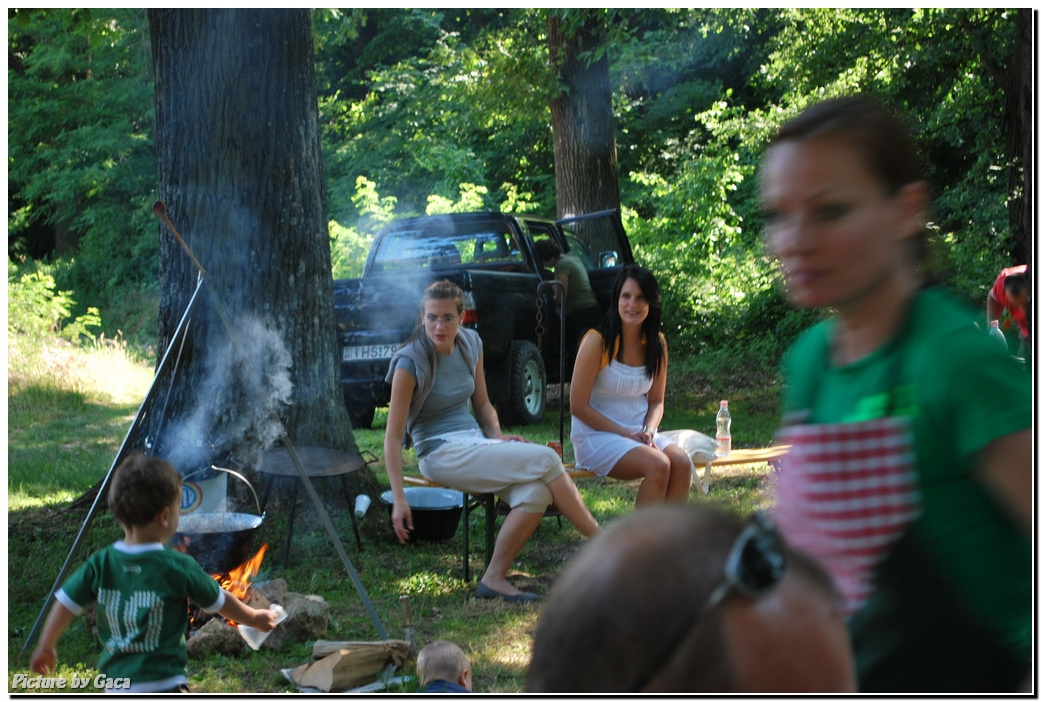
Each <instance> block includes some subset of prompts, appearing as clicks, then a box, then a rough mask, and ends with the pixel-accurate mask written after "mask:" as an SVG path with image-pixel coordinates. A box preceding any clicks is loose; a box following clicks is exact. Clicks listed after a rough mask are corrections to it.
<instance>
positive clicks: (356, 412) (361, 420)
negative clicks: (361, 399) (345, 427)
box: [347, 405, 376, 429]
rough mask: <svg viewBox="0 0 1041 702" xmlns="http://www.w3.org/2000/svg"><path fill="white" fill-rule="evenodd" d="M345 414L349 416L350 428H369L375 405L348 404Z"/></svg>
mask: <svg viewBox="0 0 1041 702" xmlns="http://www.w3.org/2000/svg"><path fill="white" fill-rule="evenodd" d="M347 414H348V415H350V417H351V429H371V428H372V418H373V417H375V416H376V406H375V405H362V406H361V407H351V406H349V405H348V407H347Z"/></svg>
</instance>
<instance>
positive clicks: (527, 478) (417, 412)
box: [383, 280, 600, 602]
mask: <svg viewBox="0 0 1041 702" xmlns="http://www.w3.org/2000/svg"><path fill="white" fill-rule="evenodd" d="M462 314H463V291H462V290H461V289H460V288H459V287H458V286H457V285H455V284H454V283H452V282H450V281H447V280H442V281H438V282H436V283H433V284H432V285H431V286H430V287H428V288H427V289H426V291H425V292H424V293H423V309H422V313H421V318H420V324H419V326H418V327H417V329H416V332H415V333H414V334H413V335H412V338H411V339H410V340H409V341H408V342H407V343H405V344H404V345H403V346H402V347H401V348H400V349H398V351H397V352H396V353H395V354H394V356H393V358H391V362H390V370H389V371H388V373H387V382H389V383H390V384H391V393H390V409H389V411H388V414H387V434H386V437H385V438H384V442H383V450H384V462H385V463H386V466H387V477H388V478H389V480H390V488H391V492H392V493H393V495H394V507H393V510H392V512H391V521H392V523H393V525H394V534H395V535H396V536H397V537H398V540H399V541H401V542H402V543H404V542H405V541H406V540H408V538H409V531H410V530H411V529H412V510H411V509H410V507H409V505H408V501H407V500H406V499H405V492H404V486H403V482H404V481H403V480H402V441H403V439H404V438H405V434H406V432H407V433H408V435H409V437H410V438H411V440H412V443H413V445H414V446H415V448H416V457H417V458H418V459H419V471H420V473H422V474H423V475H424V476H425V477H426V478H428V479H429V480H433V481H436V482H438V483H442V484H444V485H448V486H450V487H453V488H455V489H458V490H462V491H464V492H470V493H489V492H490V493H494V494H495V495H496V496H498V497H499V498H500V499H501V500H502V501H503V502H506V503H507V504H508V505H510V507H511V508H512V509H511V510H510V512H509V514H508V515H507V516H506V520H505V521H504V522H503V525H502V528H501V529H500V530H499V536H498V538H497V539H496V542H495V549H494V550H493V552H492V558H491V562H490V563H489V565H488V569H487V570H486V571H485V573H484V576H483V577H482V578H481V581H480V583H479V584H478V586H477V596H478V597H482V598H501V599H504V600H507V601H510V602H526V601H531V600H536V599H538V596H537V595H535V594H534V593H528V592H521V591H520V590H518V589H517V588H515V587H514V586H513V585H511V584H510V583H509V582H508V581H507V580H506V573H507V571H508V570H509V567H510V566H511V565H512V564H513V561H514V559H515V558H516V557H517V554H518V553H519V552H520V549H521V547H522V546H523V545H524V544H525V543H526V542H527V540H528V538H529V537H530V536H531V535H532V534H533V533H534V532H535V529H536V527H538V525H539V521H540V520H541V519H542V515H543V513H544V512H545V511H546V507H547V506H549V505H550V504H551V503H552V504H555V505H556V506H557V508H558V509H559V510H560V512H561V513H562V514H563V515H564V516H565V517H567V519H568V520H569V521H570V522H571V523H572V524H574V525H575V527H576V528H577V529H578V530H579V531H580V532H581V533H582V534H583V535H584V536H587V537H588V536H593V535H594V534H596V533H597V532H598V531H599V530H600V526H599V524H597V522H596V520H595V519H594V518H593V515H592V514H590V513H589V510H588V508H586V505H585V503H584V502H583V501H582V496H581V495H580V494H579V492H578V489H577V488H576V487H575V484H574V483H573V482H572V481H571V478H570V477H568V475H567V473H566V472H565V471H564V466H563V464H562V463H561V460H560V457H559V456H558V455H557V453H556V452H555V451H554V450H553V449H551V448H549V447H547V446H543V445H541V444H534V443H531V442H529V441H527V440H526V439H525V438H524V437H522V436H519V435H515V434H503V433H502V430H501V429H500V428H499V418H498V415H497V414H496V412H495V408H494V407H493V406H492V404H491V402H490V401H489V399H488V388H487V386H486V385H485V380H484V354H483V350H482V346H481V338H480V337H479V336H478V335H477V332H475V331H473V330H471V329H466V328H463V327H461V325H460V322H461V320H462ZM471 406H472V408H473V411H472V413H471V410H470V408H471Z"/></svg>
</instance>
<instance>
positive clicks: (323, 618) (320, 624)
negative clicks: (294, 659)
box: [264, 592, 329, 645]
mask: <svg viewBox="0 0 1041 702" xmlns="http://www.w3.org/2000/svg"><path fill="white" fill-rule="evenodd" d="M282 606H283V607H285V610H286V613H287V614H288V615H289V618H288V619H286V621H284V622H282V623H281V624H279V625H278V629H282V630H283V631H284V633H283V636H284V637H285V638H288V639H289V640H291V641H312V640H315V639H320V638H322V637H323V636H324V635H325V632H327V631H328V630H329V603H328V602H326V601H325V600H324V599H323V598H321V597H320V596H318V595H298V594H296V593H295V592H290V593H287V594H286V598H285V602H283V603H282ZM278 629H276V632H277V630H278ZM273 638H275V635H274V634H272V635H271V637H270V639H273ZM279 643H280V642H279ZM264 644H265V645H267V642H266V641H265V642H264Z"/></svg>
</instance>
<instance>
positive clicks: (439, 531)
mask: <svg viewBox="0 0 1041 702" xmlns="http://www.w3.org/2000/svg"><path fill="white" fill-rule="evenodd" d="M405 499H406V500H408V506H409V507H411V508H412V527H413V529H412V534H411V537H410V538H411V539H416V540H422V541H447V540H448V539H451V538H452V536H454V535H455V530H456V529H457V528H458V527H459V517H461V516H462V514H463V493H461V492H459V491H458V490H449V489H448V488H426V487H407V488H405ZM380 502H382V503H383V504H385V505H387V515H388V516H389V515H390V514H391V512H392V511H393V509H394V493H392V492H391V491H390V490H387V491H386V492H384V493H383V494H382V495H380Z"/></svg>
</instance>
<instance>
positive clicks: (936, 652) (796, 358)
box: [760, 96, 1035, 693]
mask: <svg viewBox="0 0 1041 702" xmlns="http://www.w3.org/2000/svg"><path fill="white" fill-rule="evenodd" d="M923 173H924V166H923V164H922V162H921V160H920V159H919V155H918V149H917V147H916V145H915V143H914V140H913V138H912V136H911V134H910V131H909V130H908V129H907V127H906V126H905V125H904V124H903V122H902V121H901V120H900V118H899V117H898V116H897V115H896V114H895V113H893V112H892V111H890V110H889V109H888V108H886V107H885V106H883V105H881V104H880V103H879V102H877V101H875V100H873V99H871V98H868V97H866V96H851V97H844V98H835V99H830V100H825V101H823V102H821V103H818V104H816V105H813V106H811V107H809V108H807V109H806V110H805V111H804V112H802V113H801V114H800V115H798V116H796V117H795V118H793V119H792V120H791V121H789V122H788V123H787V124H785V125H784V126H782V127H781V129H780V131H779V132H778V134H777V135H776V136H775V137H774V138H773V140H772V141H771V142H770V144H769V145H768V147H767V151H766V155H765V157H764V160H763V164H762V167H761V171H760V201H761V207H762V211H763V220H764V224H765V236H766V242H767V245H768V248H769V249H770V251H771V252H772V253H773V254H774V255H775V256H776V257H777V258H778V260H779V262H780V264H781V270H782V273H783V277H784V282H785V285H786V293H787V295H788V297H789V299H790V301H791V302H792V303H793V304H794V305H795V306H797V307H803V308H822V309H828V310H831V311H833V314H832V315H830V316H829V318H828V319H826V320H825V321H823V322H821V323H820V324H818V325H817V326H815V327H813V328H811V329H809V330H807V331H806V332H804V333H803V335H802V336H800V338H799V339H798V340H797V341H796V343H795V344H794V345H793V347H792V348H791V349H790V350H789V352H788V354H787V356H786V358H785V362H784V366H783V376H784V379H785V399H784V406H783V411H784V416H783V427H782V429H781V431H780V432H779V434H778V436H777V443H778V444H790V445H791V449H790V450H789V452H788V453H787V454H786V455H785V456H784V457H783V458H782V459H780V460H779V461H778V463H777V466H776V471H775V489H776V493H775V499H776V508H775V512H774V514H775V518H776V520H777V523H778V525H779V527H780V528H781V529H782V531H783V532H784V534H785V537H786V538H787V539H788V540H789V542H790V543H792V544H793V545H795V546H797V547H800V548H802V549H804V550H806V551H808V552H809V553H811V554H813V555H815V556H817V557H818V558H819V560H820V561H821V563H822V565H823V566H824V567H825V568H827V569H828V570H829V572H830V573H831V574H832V576H833V578H834V579H835V581H836V583H837V584H838V585H839V587H840V589H841V590H842V592H843V594H844V596H845V600H846V604H847V617H848V621H849V627H850V630H851V633H852V637H853V645H854V651H855V653H856V661H857V675H858V687H859V689H860V691H861V692H872V693H873V692H893V693H912V692H928V693H938V692H962V693H967V692H980V693H982V692H988V693H997V692H1010V691H1013V690H1017V689H1020V686H1021V685H1022V683H1023V681H1024V680H1027V679H1028V677H1027V676H1028V673H1029V670H1030V665H1031V651H1032V647H1033V643H1034V640H1035V639H1034V631H1033V616H1032V613H1031V608H1032V603H1033V594H1032V582H1033V572H1032V549H1031V539H1030V535H1031V533H1032V532H1033V528H1034V527H1033V495H1034V490H1033V484H1032V479H1033V471H1032V468H1031V448H1032V439H1031V431H1032V412H1031V405H1032V403H1031V397H1030V388H1029V387H1027V385H1026V384H1025V383H1022V382H1021V380H1020V379H1021V377H1022V376H1021V374H1020V373H1017V372H1014V371H1015V370H1016V368H1017V364H1018V362H1017V361H1016V360H1015V359H1013V358H1012V357H1011V356H1009V355H1008V354H1007V353H1006V352H1005V351H1004V350H1003V349H1001V348H1000V347H999V346H998V345H997V344H995V343H993V341H992V340H991V339H989V338H988V337H987V335H986V334H984V333H981V332H980V330H979V328H978V327H977V326H976V325H975V322H974V317H975V315H974V314H973V312H972V310H970V309H968V308H967V307H964V306H962V305H961V304H960V303H958V302H956V301H955V300H954V299H953V298H951V297H950V296H948V295H947V294H946V293H944V291H943V290H941V289H940V288H938V287H935V286H929V285H928V284H927V280H926V276H925V275H924V274H923V272H922V270H923V266H922V263H923V254H924V250H925V243H926V242H925V230H924V225H925V223H926V221H927V216H928V205H929V192H928V191H929V188H928V186H927V184H926V182H925V180H924V176H923Z"/></svg>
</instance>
